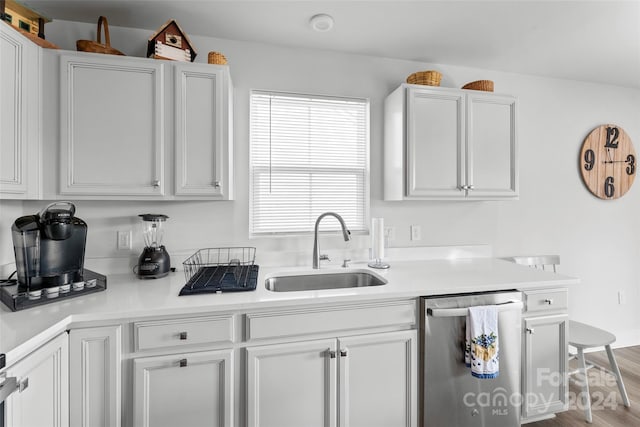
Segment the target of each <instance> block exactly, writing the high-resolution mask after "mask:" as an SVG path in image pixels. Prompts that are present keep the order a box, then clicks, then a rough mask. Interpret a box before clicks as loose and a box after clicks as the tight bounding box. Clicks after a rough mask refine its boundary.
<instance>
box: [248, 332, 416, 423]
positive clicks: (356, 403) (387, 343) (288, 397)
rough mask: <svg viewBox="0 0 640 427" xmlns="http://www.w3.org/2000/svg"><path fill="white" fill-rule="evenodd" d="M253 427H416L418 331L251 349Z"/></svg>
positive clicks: (249, 401) (249, 402)
mask: <svg viewBox="0 0 640 427" xmlns="http://www.w3.org/2000/svg"><path fill="white" fill-rule="evenodd" d="M246 351H247V388H248V389H247V425H248V426H249V427H258V426H259V427H287V426H291V427H298V426H305V427H314V426H318V427H330V426H340V427H347V426H349V427H358V426H367V427H371V426H380V427H383V426H385V427H386V426H397V427H401V426H407V427H411V426H416V425H417V406H416V405H417V396H416V393H417V384H416V380H417V377H418V374H417V356H418V355H417V332H416V331H415V330H413V331H402V332H391V333H380V334H369V335H360V336H354V337H345V338H338V339H323V340H315V341H303V342H294V343H284V344H271V345H264V346H253V347H248V348H247V349H246Z"/></svg>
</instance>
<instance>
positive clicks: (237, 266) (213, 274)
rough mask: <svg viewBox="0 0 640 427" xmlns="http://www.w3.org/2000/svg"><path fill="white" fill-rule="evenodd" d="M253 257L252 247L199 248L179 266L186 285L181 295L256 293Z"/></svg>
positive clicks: (256, 276) (254, 249) (256, 278)
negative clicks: (254, 291)
mask: <svg viewBox="0 0 640 427" xmlns="http://www.w3.org/2000/svg"><path fill="white" fill-rule="evenodd" d="M255 257H256V248H252V247H228V248H206V249H199V250H198V251H197V252H196V253H195V254H193V255H191V256H190V257H189V258H187V259H186V260H185V261H184V262H183V263H182V266H183V268H184V275H185V278H186V280H187V283H186V285H184V287H183V288H182V290H180V295H193V294H203V293H212V292H239V291H253V290H255V289H256V285H257V283H258V265H256V264H255Z"/></svg>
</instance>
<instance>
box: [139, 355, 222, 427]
mask: <svg viewBox="0 0 640 427" xmlns="http://www.w3.org/2000/svg"><path fill="white" fill-rule="evenodd" d="M232 360H233V350H220V351H207V352H193V353H184V354H176V355H168V356H156V357H141V358H137V359H134V361H133V371H134V372H133V375H134V379H133V381H134V386H133V388H134V394H133V408H134V422H133V424H134V425H135V426H137V427H149V426H153V427H160V426H167V427H175V426H189V427H199V426H202V427H205V426H206V427H211V426H219V427H222V426H225V427H232V426H233V391H232V390H233V388H232V384H233V383H232V382H233V365H232Z"/></svg>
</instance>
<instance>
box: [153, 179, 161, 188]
mask: <svg viewBox="0 0 640 427" xmlns="http://www.w3.org/2000/svg"><path fill="white" fill-rule="evenodd" d="M151 185H152V186H153V187H154V188H158V187H160V181H159V180H157V179H156V180H154V181H153V182H152V183H151Z"/></svg>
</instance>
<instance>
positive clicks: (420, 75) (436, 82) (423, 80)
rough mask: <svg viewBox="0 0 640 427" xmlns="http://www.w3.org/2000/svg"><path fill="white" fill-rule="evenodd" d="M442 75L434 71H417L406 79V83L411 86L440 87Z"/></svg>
mask: <svg viewBox="0 0 640 427" xmlns="http://www.w3.org/2000/svg"><path fill="white" fill-rule="evenodd" d="M441 79H442V73H440V72H438V71H434V70H427V71H418V72H415V73H413V74H411V75H410V76H409V77H407V83H409V84H412V85H427V86H440V80H441Z"/></svg>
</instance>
